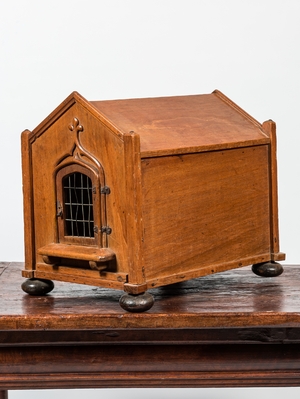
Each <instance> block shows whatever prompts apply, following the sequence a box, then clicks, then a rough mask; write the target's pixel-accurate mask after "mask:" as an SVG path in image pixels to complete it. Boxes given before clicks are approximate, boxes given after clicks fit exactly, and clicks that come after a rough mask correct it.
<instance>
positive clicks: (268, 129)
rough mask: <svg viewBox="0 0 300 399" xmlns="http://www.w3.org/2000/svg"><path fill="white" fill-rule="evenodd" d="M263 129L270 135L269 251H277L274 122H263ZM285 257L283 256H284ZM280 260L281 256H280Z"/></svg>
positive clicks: (277, 228)
mask: <svg viewBox="0 0 300 399" xmlns="http://www.w3.org/2000/svg"><path fill="white" fill-rule="evenodd" d="M262 126H263V129H264V130H265V131H266V132H267V134H268V136H269V137H270V141H271V142H270V146H269V148H270V149H269V156H270V162H269V168H270V190H269V193H270V215H271V220H270V234H271V247H272V249H271V252H273V253H274V254H276V253H278V252H279V222H278V184H277V155H276V152H277V143H276V124H275V122H273V121H272V120H268V121H265V122H264V123H263V125H262ZM284 258H285V257H284ZM281 260H283V259H282V257H281Z"/></svg>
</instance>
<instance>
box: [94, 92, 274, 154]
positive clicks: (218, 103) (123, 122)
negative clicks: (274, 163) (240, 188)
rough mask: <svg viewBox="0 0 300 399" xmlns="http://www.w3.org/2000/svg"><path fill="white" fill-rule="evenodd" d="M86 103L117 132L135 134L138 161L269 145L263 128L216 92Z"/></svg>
mask: <svg viewBox="0 0 300 399" xmlns="http://www.w3.org/2000/svg"><path fill="white" fill-rule="evenodd" d="M90 103H91V104H92V105H93V106H94V107H95V108H96V109H97V110H98V111H99V112H100V114H101V115H102V117H104V118H105V119H106V120H107V121H108V122H110V123H111V124H112V125H114V126H115V127H116V128H117V129H118V130H119V132H120V133H123V134H124V133H128V132H131V131H134V132H135V133H137V134H139V135H140V140H141V156H142V157H147V156H158V155H171V154H179V153H180V154H184V153H193V152H202V151H210V150H217V149H226V148H236V147H244V146H252V145H259V144H265V143H268V142H269V137H268V135H267V134H266V132H264V130H263V128H262V125H261V124H260V123H259V122H257V121H256V120H255V119H254V118H252V117H251V116H250V115H249V114H247V113H246V112H245V111H243V110H242V109H241V108H240V107H238V106H237V105H236V104H235V103H233V102H232V101H231V100H229V99H228V98H227V97H226V96H224V95H223V94H222V93H221V92H219V91H217V90H215V91H214V92H213V93H211V94H203V95H190V96H177V97H159V98H142V99H129V100H109V101H91V102H90Z"/></svg>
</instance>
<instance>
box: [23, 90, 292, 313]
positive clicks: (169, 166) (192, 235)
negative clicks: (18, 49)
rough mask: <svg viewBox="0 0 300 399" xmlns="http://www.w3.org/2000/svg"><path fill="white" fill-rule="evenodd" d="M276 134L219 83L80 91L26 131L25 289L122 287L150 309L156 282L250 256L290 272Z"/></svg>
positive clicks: (263, 270)
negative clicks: (104, 94)
mask: <svg viewBox="0 0 300 399" xmlns="http://www.w3.org/2000/svg"><path fill="white" fill-rule="evenodd" d="M275 134H276V133H275V123H274V122H272V121H267V122H264V123H263V124H262V125H261V124H260V123H258V122H257V121H256V120H255V119H253V118H252V117H251V116H250V115H248V114H247V113H246V112H245V111H243V110H242V109H241V108H239V107H238V106H237V105H236V104H234V103H233V102H232V101H231V100H229V99H228V98H227V97H225V96H224V95H223V94H222V93H220V92H219V91H214V92H213V93H212V94H206V95H193V96H179V97H165V98H145V99H130V100H116V101H87V100H85V99H84V98H83V97H81V96H80V95H79V94H78V93H76V92H74V93H72V94H71V95H70V96H69V97H68V98H67V99H66V100H65V101H64V102H63V103H62V104H61V105H60V106H59V107H58V108H57V109H56V110H55V111H53V112H52V113H51V114H50V115H49V117H48V118H46V119H45V120H44V121H43V122H42V123H41V124H40V125H39V126H38V127H37V128H36V129H34V130H33V131H32V132H30V131H28V130H26V131H24V132H23V134H22V160H23V161H22V166H23V191H24V216H25V217H24V219H25V270H24V271H23V276H24V277H27V278H28V279H29V280H27V281H25V282H24V284H23V289H24V291H26V292H28V293H30V294H33V295H40V294H43V293H46V292H48V291H50V290H51V289H52V288H53V285H52V284H51V280H60V281H68V282H74V283H80V284H88V285H93V286H101V287H109V288H115V289H121V290H124V291H125V292H126V293H125V294H124V295H123V296H122V297H121V300H120V303H121V306H122V307H123V308H124V309H127V310H129V311H143V310H146V309H149V308H150V307H151V306H152V304H153V298H152V296H151V295H150V294H149V293H148V292H147V290H149V289H151V288H153V287H158V286H162V285H167V284H172V283H178V282H181V281H184V280H187V279H192V278H195V277H199V276H204V275H207V274H210V273H215V272H220V271H225V270H228V269H233V268H237V267H241V266H245V265H249V264H253V265H254V266H253V270H254V272H255V273H257V274H259V275H265V276H275V275H278V274H280V273H281V272H282V266H281V265H280V264H279V263H278V262H276V261H278V260H284V258H285V255H284V254H282V253H280V252H279V237H278V206H277V171H276V137H275ZM48 280H50V281H48ZM199 295H201V293H199Z"/></svg>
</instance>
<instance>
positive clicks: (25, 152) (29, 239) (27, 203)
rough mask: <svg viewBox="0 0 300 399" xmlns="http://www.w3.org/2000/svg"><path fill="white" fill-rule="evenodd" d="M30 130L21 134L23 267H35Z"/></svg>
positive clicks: (30, 268)
mask: <svg viewBox="0 0 300 399" xmlns="http://www.w3.org/2000/svg"><path fill="white" fill-rule="evenodd" d="M30 136H31V132H30V131H29V130H24V132H23V133H22V135H21V146H22V179H23V211H24V232H25V234H24V251H25V269H28V270H32V269H34V268H35V237H34V234H35V230H34V207H33V179H32V166H31V165H32V159H31V157H32V154H31V143H30Z"/></svg>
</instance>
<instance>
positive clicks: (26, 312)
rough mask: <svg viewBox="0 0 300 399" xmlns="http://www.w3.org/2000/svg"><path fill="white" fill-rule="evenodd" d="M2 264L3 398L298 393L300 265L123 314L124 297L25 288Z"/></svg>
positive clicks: (182, 290) (177, 291) (231, 279)
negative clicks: (16, 394) (149, 391)
mask: <svg viewBox="0 0 300 399" xmlns="http://www.w3.org/2000/svg"><path fill="white" fill-rule="evenodd" d="M21 268H22V264H21V263H8V262H7V263H5V262H4V263H0V275H1V277H0V392H1V394H0V398H1V399H3V398H5V397H6V395H7V390H9V389H32V388H38V389H43V388H89V387H90V388H92V387H93V388H97V387H106V388H107V387H235V386H239V387H250V386H299V385H300V292H299V291H300V266H288V265H286V266H285V271H284V273H283V275H282V276H280V277H276V278H261V277H257V276H256V275H254V274H253V273H252V272H251V269H250V267H245V268H241V269H236V270H231V271H228V272H225V273H219V274H215V275H211V276H206V277H202V278H199V279H194V280H191V281H187V282H184V283H181V284H177V285H172V286H168V287H164V288H157V289H154V290H153V291H152V293H153V295H154V297H155V304H154V306H153V308H152V309H151V310H150V311H148V312H146V313H142V314H131V313H126V312H125V311H123V310H122V309H121V308H120V306H119V304H118V299H119V296H120V294H121V292H120V291H116V290H109V289H103V288H96V287H90V286H83V285H77V284H67V283H60V282H57V283H56V287H55V289H54V291H53V292H52V293H51V295H48V296H46V297H31V296H28V295H26V294H24V293H23V292H22V291H21V289H20V284H21V283H22V281H23V279H22V277H21Z"/></svg>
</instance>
